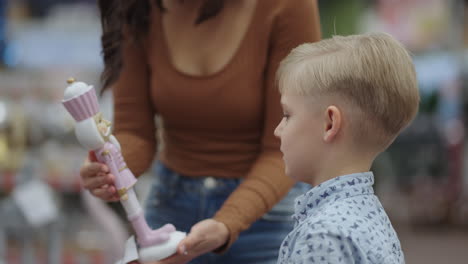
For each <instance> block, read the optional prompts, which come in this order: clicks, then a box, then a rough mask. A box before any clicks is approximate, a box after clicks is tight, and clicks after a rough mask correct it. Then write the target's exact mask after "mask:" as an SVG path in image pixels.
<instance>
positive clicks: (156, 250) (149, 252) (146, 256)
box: [139, 231, 186, 263]
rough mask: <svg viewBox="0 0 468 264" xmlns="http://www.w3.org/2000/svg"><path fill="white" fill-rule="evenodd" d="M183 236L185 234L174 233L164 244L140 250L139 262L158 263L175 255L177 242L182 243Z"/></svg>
mask: <svg viewBox="0 0 468 264" xmlns="http://www.w3.org/2000/svg"><path fill="white" fill-rule="evenodd" d="M185 236H186V234H185V233H184V232H180V231H174V232H172V233H171V235H170V237H169V240H167V241H166V242H164V243H162V244H158V245H155V246H149V247H144V248H140V250H139V255H140V261H141V262H143V263H145V262H149V261H158V260H161V259H165V258H167V257H169V256H171V255H172V254H174V253H176V251H177V246H178V245H179V242H180V241H182V239H184V238H185Z"/></svg>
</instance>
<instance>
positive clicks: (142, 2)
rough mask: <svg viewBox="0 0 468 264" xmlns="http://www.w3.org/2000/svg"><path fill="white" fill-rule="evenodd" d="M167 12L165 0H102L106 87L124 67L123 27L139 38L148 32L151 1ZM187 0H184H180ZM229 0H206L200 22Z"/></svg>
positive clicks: (99, 3) (102, 39)
mask: <svg viewBox="0 0 468 264" xmlns="http://www.w3.org/2000/svg"><path fill="white" fill-rule="evenodd" d="M150 1H154V3H155V5H156V6H157V7H158V8H159V9H160V10H162V11H165V8H164V6H163V3H162V0H124V1H122V0H98V6H99V11H100V15H101V24H102V36H101V45H102V57H103V60H104V71H103V72H102V75H101V81H102V84H103V90H104V89H105V88H107V87H109V85H111V84H112V83H113V82H115V81H116V80H117V78H118V76H119V73H120V70H121V69H122V64H123V61H122V51H121V46H122V41H123V27H124V25H125V26H126V27H128V30H129V34H130V37H132V38H133V39H134V40H138V39H139V38H141V37H143V36H144V35H146V34H147V32H148V27H149V22H150V21H149V20H150V10H151V3H150ZM180 1H184V0H180ZM225 1H226V0H205V1H204V3H203V4H202V6H201V8H200V10H199V13H198V18H197V20H196V21H194V23H195V25H198V24H200V23H202V22H204V21H206V20H208V19H210V18H213V17H214V16H216V15H217V14H218V13H219V12H220V11H221V10H222V8H223V7H224V2H225Z"/></svg>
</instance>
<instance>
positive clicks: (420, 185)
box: [0, 0, 468, 264]
mask: <svg viewBox="0 0 468 264" xmlns="http://www.w3.org/2000/svg"><path fill="white" fill-rule="evenodd" d="M289 1H292V0H289ZM319 8H320V15H321V23H322V31H323V37H324V38H328V37H330V36H332V35H334V34H339V35H348V34H355V33H362V32H368V31H385V32H388V33H390V34H392V35H393V36H395V37H396V38H397V39H399V40H400V41H402V42H403V43H404V44H405V45H406V47H408V49H409V50H410V51H411V52H412V55H413V58H414V62H415V65H416V70H417V74H418V79H419V85H420V92H421V96H422V101H421V107H420V112H419V114H418V116H417V118H416V120H415V121H414V123H413V124H412V125H411V126H410V127H409V128H408V129H406V130H405V131H404V133H403V134H402V135H401V136H400V137H399V138H398V139H397V140H396V141H395V143H394V144H393V145H392V146H391V147H390V148H389V149H388V151H386V152H385V153H383V154H382V155H380V156H379V158H378V160H377V161H376V162H375V165H374V168H373V170H374V172H375V174H376V176H377V177H376V178H377V183H376V191H377V193H378V195H379V196H380V198H381V200H382V203H383V204H384V207H385V208H386V210H387V212H388V214H389V216H390V218H391V219H392V221H393V223H394V225H395V228H396V229H397V232H398V234H399V237H400V240H401V243H402V246H403V249H404V252H405V254H406V261H407V263H410V264H412V263H415V264H416V263H426V264H428V263H467V259H468V250H466V248H467V246H468V168H467V162H465V160H468V159H467V158H466V154H465V153H467V152H466V149H467V148H466V147H467V146H468V145H467V144H466V140H465V132H464V131H465V129H466V127H467V124H468V122H467V121H468V120H467V111H468V108H467V106H468V104H467V103H468V101H467V100H468V87H467V85H466V79H467V78H466V76H467V63H468V34H467V33H468V18H467V16H466V15H465V13H466V10H468V9H467V8H468V1H466V0H465V1H464V0H347V1H342V0H319ZM101 70H102V60H101V57H100V21H99V17H98V13H97V9H96V4H95V1H93V0H60V1H59V0H0V219H1V220H0V264H3V263H8V264H10V263H11V264H15V263H24V264H35V263H41V264H42V263H44V264H45V263H47V264H59V263H60V264H62V263H64V264H69V263H73V264H75V263H76V264H85V263H90V264H91V263H93V264H98V263H99V264H107V263H113V262H114V261H115V260H116V259H117V258H118V257H119V254H121V252H119V250H118V249H119V248H123V243H124V242H125V240H126V238H127V237H128V233H127V232H126V231H125V222H124V221H122V220H121V218H119V217H118V216H117V214H116V213H115V212H116V211H118V209H117V210H116V209H115V208H114V209H109V208H110V207H109V206H107V205H105V204H101V203H99V202H97V201H96V199H90V197H89V196H88V194H87V193H86V192H81V186H80V181H79V178H78V172H79V167H80V165H81V164H82V162H83V160H84V158H85V156H86V152H85V151H84V150H83V149H82V148H81V147H80V146H79V145H78V143H77V141H76V139H75V136H74V133H73V131H72V129H73V124H74V123H73V121H72V119H71V117H70V116H68V114H67V113H66V112H65V111H64V109H63V108H62V106H61V105H60V101H61V99H62V96H63V90H64V88H65V86H66V83H65V81H66V79H67V78H68V77H70V76H73V77H75V78H76V79H78V80H83V81H85V82H87V83H90V84H94V85H95V86H97V87H99V75H100V72H101ZM101 107H102V108H103V112H104V116H106V117H109V118H111V116H112V111H111V109H112V102H111V99H110V95H109V94H104V96H103V97H102V98H101ZM146 178H147V177H146ZM145 181H146V179H145V177H141V178H140V181H139V182H138V186H137V187H138V190H137V192H138V193H139V194H140V197H144V195H145V191H146V189H145V188H144V186H145V184H144V182H145ZM97 212H100V213H97ZM103 217H106V219H107V220H106V221H107V223H112V224H107V225H104V224H103V221H102V219H103ZM109 219H110V220H109Z"/></svg>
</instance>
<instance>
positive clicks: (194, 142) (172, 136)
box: [148, 0, 279, 177]
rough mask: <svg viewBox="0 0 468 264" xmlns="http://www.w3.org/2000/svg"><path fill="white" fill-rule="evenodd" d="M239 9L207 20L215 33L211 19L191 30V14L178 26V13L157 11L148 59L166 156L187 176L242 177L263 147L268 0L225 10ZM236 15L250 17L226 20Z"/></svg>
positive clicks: (163, 152)
mask: <svg viewBox="0 0 468 264" xmlns="http://www.w3.org/2000/svg"><path fill="white" fill-rule="evenodd" d="M226 2H236V1H226ZM252 2H253V3H255V1H252ZM252 2H251V3H252ZM231 8H232V10H235V11H233V12H234V14H230V15H227V16H226V17H221V18H220V19H219V20H215V19H216V17H215V18H214V19H213V20H211V21H210V20H208V21H206V22H204V23H207V24H206V25H204V26H209V24H208V23H212V26H213V27H212V28H213V29H214V30H213V31H212V32H211V33H207V32H208V29H209V27H206V28H202V26H203V24H202V25H199V27H200V28H199V29H195V30H194V31H190V30H189V26H190V25H189V23H190V21H191V20H190V19H187V20H186V21H183V22H182V24H180V25H179V26H180V30H179V31H178V32H175V31H176V26H177V23H173V21H172V20H173V18H171V17H169V16H168V17H167V18H166V17H165V16H166V15H167V13H166V14H162V13H161V11H160V10H157V9H153V13H152V24H151V29H150V38H149V42H148V43H149V46H148V47H149V48H148V55H149V61H148V63H149V65H150V68H151V83H150V85H151V96H152V98H151V99H152V101H153V104H154V106H155V108H156V110H157V112H158V114H159V115H160V116H161V118H162V126H163V130H162V131H163V133H162V135H163V142H164V143H163V145H164V146H163V148H162V152H161V153H160V159H161V160H162V161H163V162H164V163H165V164H166V165H167V166H169V167H171V168H173V169H175V170H177V171H179V172H180V173H183V174H186V175H191V176H203V175H213V176H218V177H242V176H244V175H245V173H246V172H247V171H248V169H249V168H250V166H251V165H252V163H253V162H254V161H255V159H256V157H257V155H258V153H259V151H260V144H261V135H262V132H263V129H262V128H263V125H264V124H263V122H264V121H263V107H264V103H265V102H264V91H265V90H264V84H265V81H264V74H265V68H266V66H267V62H268V47H269V33H270V32H269V30H270V27H271V24H270V22H271V21H269V20H268V18H269V17H268V16H266V15H265V13H264V12H265V11H267V10H265V8H264V7H262V1H260V0H259V1H258V2H257V3H256V4H254V5H252V4H250V5H242V6H237V7H232V6H229V5H227V6H225V8H224V9H223V10H224V11H226V10H231ZM236 8H237V9H236ZM167 12H170V10H168V11H167ZM235 12H241V13H244V14H243V15H241V14H240V13H235ZM249 12H250V13H249ZM236 19H237V20H240V19H244V20H247V21H242V23H241V22H239V21H237V22H231V21H226V20H236ZM222 23H225V24H224V27H217V26H216V24H222ZM193 27H196V26H193ZM229 27H233V28H237V30H236V33H235V34H232V35H235V36H230V34H229V32H227V33H226V31H227V28H229ZM168 31H169V32H171V33H170V34H167V32H168ZM187 32H189V33H187ZM197 34H198V35H199V36H197ZM178 35H180V36H178ZM204 39H206V41H204ZM219 39H223V40H225V41H226V43H225V44H222V43H223V42H222V41H219ZM179 42H180V44H178V43H179ZM205 45H206V46H205ZM222 45H225V46H226V47H224V46H223V47H224V49H223V48H220V49H221V50H218V49H217V48H216V47H218V46H219V47H221V46H222ZM169 47H170V48H169ZM278 107H279V102H278Z"/></svg>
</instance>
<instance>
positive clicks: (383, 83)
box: [275, 33, 419, 264]
mask: <svg viewBox="0 0 468 264" xmlns="http://www.w3.org/2000/svg"><path fill="white" fill-rule="evenodd" d="M278 82H279V87H280V92H281V103H282V106H283V110H284V117H283V120H282V121H281V123H280V124H279V125H278V127H277V128H276V130H275V135H276V136H277V137H279V138H280V139H281V151H282V152H283V155H284V156H283V159H284V162H285V165H286V174H287V175H288V176H290V177H292V178H294V179H295V180H298V181H302V182H306V183H309V184H311V185H312V186H314V187H313V188H312V189H311V190H310V191H308V192H307V193H306V194H304V195H302V196H300V197H298V198H297V199H296V205H295V214H294V216H293V218H294V219H295V220H296V224H295V227H294V230H293V231H292V232H291V233H289V235H288V236H287V237H286V238H285V240H284V241H283V243H282V245H281V248H280V252H279V259H278V263H294V264H300V263H392V264H393V263H404V262H405V261H404V256H403V252H402V250H401V246H400V242H399V240H398V237H397V234H396V233H395V230H394V229H393V227H392V225H391V223H390V220H389V218H388V216H387V214H386V213H385V211H384V209H383V208H382V205H381V204H380V202H379V200H378V198H377V197H376V196H375V195H374V191H373V188H372V185H373V183H374V176H373V174H372V172H370V171H369V170H370V167H371V164H372V162H373V161H374V159H375V158H376V156H377V155H378V154H379V153H380V152H382V151H384V150H385V149H386V148H387V147H388V146H389V145H390V144H391V143H392V142H393V140H394V139H395V137H396V136H397V135H398V134H399V133H400V131H401V130H402V129H403V128H405V127H406V126H407V125H408V124H409V123H410V122H411V121H412V119H413V118H414V116H415V115H416V113H417V109H418V104H419V92H418V87H417V81H416V74H415V70H414V66H413V63H412V60H411V57H410V56H409V55H408V52H407V51H406V50H405V49H404V48H403V47H402V45H401V44H400V43H398V42H397V41H396V40H395V39H393V38H392V37H391V36H389V35H387V34H384V33H373V34H367V35H356V36H347V37H341V36H336V37H333V38H331V39H326V40H322V41H320V42H317V43H314V44H303V45H300V46H299V47H297V48H295V49H294V50H293V51H292V52H291V53H290V54H289V55H288V56H287V57H286V58H285V59H284V60H283V61H282V63H281V65H280V68H279V70H278Z"/></svg>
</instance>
